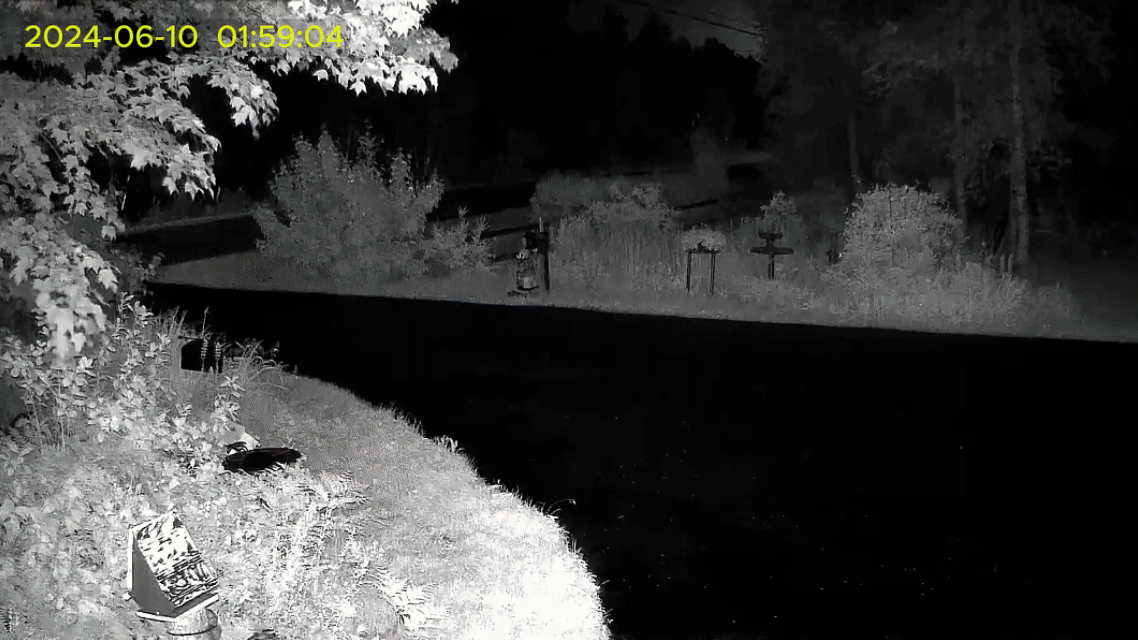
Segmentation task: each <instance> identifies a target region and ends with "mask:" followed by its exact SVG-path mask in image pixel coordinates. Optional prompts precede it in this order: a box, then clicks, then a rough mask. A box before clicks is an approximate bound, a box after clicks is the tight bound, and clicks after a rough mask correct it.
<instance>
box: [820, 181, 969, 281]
mask: <svg viewBox="0 0 1138 640" xmlns="http://www.w3.org/2000/svg"><path fill="white" fill-rule="evenodd" d="M842 244H843V249H842V261H843V264H846V265H849V266H850V267H852V268H857V269H862V270H865V269H875V270H877V271H884V270H886V269H901V270H903V271H905V272H907V273H909V274H912V275H923V276H933V275H935V274H936V273H937V272H938V271H939V270H940V269H941V268H943V267H945V266H948V265H949V264H951V263H953V262H954V261H955V259H956V255H957V252H958V251H960V250H961V248H962V247H963V245H964V225H963V222H962V221H961V220H959V219H957V218H956V216H955V215H953V213H952V212H951V211H950V210H949V209H948V207H947V205H946V203H945V201H944V199H943V198H942V197H941V196H940V195H938V194H932V193H928V192H925V191H921V190H918V189H914V188H911V187H907V186H906V187H897V186H893V185H890V186H887V187H877V188H875V189H873V190H871V191H868V192H866V193H864V194H861V195H860V196H859V197H858V202H856V203H855V205H854V207H853V210H852V211H851V212H850V215H849V217H848V218H847V219H846V223H845V229H844V231H843V236H842Z"/></svg>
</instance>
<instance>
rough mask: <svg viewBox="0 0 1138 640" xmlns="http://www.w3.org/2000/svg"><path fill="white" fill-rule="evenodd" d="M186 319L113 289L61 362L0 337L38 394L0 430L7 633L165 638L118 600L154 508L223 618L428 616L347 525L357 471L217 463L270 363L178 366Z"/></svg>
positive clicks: (362, 627)
mask: <svg viewBox="0 0 1138 640" xmlns="http://www.w3.org/2000/svg"><path fill="white" fill-rule="evenodd" d="M183 330H184V329H183V327H182V326H181V322H180V320H179V319H178V318H177V317H167V318H165V319H161V320H158V321H156V320H155V318H154V317H153V316H152V315H151V314H150V313H149V312H148V311H147V309H146V308H145V307H143V306H142V305H141V304H139V303H137V302H135V301H133V300H132V299H131V298H130V297H122V298H120V300H119V304H118V311H117V314H116V319H115V324H114V326H113V328H111V327H108V331H107V333H106V334H105V336H104V339H103V340H102V341H101V342H99V343H98V344H97V345H95V346H94V347H93V349H92V352H91V353H89V354H87V355H83V356H81V357H77V358H75V360H74V362H71V363H69V364H67V365H64V366H53V365H52V364H51V362H50V361H51V359H50V357H49V354H48V353H47V352H46V343H44V342H42V341H41V342H39V343H36V344H29V343H27V342H25V341H23V340H21V339H19V338H17V337H16V336H13V335H4V337H3V339H2V346H3V350H2V356H0V374H2V375H5V376H11V377H13V379H14V381H15V383H16V384H17V385H18V386H19V387H20V389H21V391H22V393H23V395H24V398H25V400H26V402H27V403H28V404H31V405H34V406H35V407H37V411H36V412H35V419H34V420H33V427H34V433H32V434H26V435H29V437H25V438H12V437H8V438H5V439H4V440H3V441H0V495H2V496H4V498H3V501H2V503H0V525H2V527H0V608H3V609H5V610H6V611H8V612H11V615H12V618H13V623H14V625H15V628H14V630H13V633H14V636H15V637H17V638H19V637H25V638H39V639H53V638H59V639H68V640H70V639H72V638H92V639H99V638H107V639H114V640H122V639H124V638H139V639H141V638H158V637H161V636H162V634H163V631H164V630H163V629H161V628H160V627H159V626H156V625H154V624H153V623H147V622H143V621H141V620H140V619H139V618H138V616H137V615H136V613H135V612H136V611H137V605H135V604H133V603H131V602H129V601H128V597H127V594H128V592H129V591H130V589H131V585H130V584H128V583H127V576H128V572H129V571H130V556H129V555H128V540H129V531H130V528H131V527H133V526H135V525H138V524H141V523H142V522H144V521H149V520H151V519H154V518H156V517H158V516H160V515H163V514H176V515H177V516H178V517H179V518H180V519H183V520H184V521H188V522H192V523H193V526H192V537H193V540H194V542H195V543H196V544H197V546H198V548H199V550H200V551H201V553H202V557H203V558H205V559H206V560H207V562H206V566H207V567H208V571H212V572H213V576H212V577H214V578H216V579H217V580H218V583H219V591H220V593H223V594H225V597H224V598H223V599H222V601H221V602H220V603H218V604H217V605H215V607H216V609H215V611H216V612H217V613H218V615H219V617H221V618H222V619H226V620H228V622H227V624H228V625H232V626H234V627H239V628H249V629H260V628H265V627H274V628H277V629H287V630H290V631H289V633H288V634H286V635H284V636H283V637H286V638H291V637H298V638H299V637H304V638H313V637H325V638H345V639H346V638H369V639H370V638H376V637H381V636H383V635H384V634H386V633H388V632H389V631H390V630H391V629H392V628H394V627H395V626H397V625H398V624H400V623H401V624H403V625H404V626H405V627H407V628H409V629H412V630H417V629H420V628H422V627H423V625H425V624H426V623H427V622H429V620H431V619H434V618H437V617H438V616H440V615H441V613H440V612H438V611H435V610H433V609H431V608H429V607H428V608H424V607H423V605H424V603H425V601H426V598H425V596H424V594H423V593H422V591H421V590H419V589H415V588H410V587H409V585H407V584H406V583H404V582H401V581H399V580H397V579H395V578H393V577H392V576H391V575H390V574H389V572H388V570H387V569H386V568H385V567H384V565H383V553H382V551H381V550H380V549H379V548H377V547H376V546H375V544H374V543H366V544H365V543H363V542H361V541H360V540H361V539H360V538H358V537H357V533H356V530H355V528H354V526H353V524H352V509H353V508H354V507H355V506H357V505H359V504H361V503H362V502H364V500H365V498H364V496H363V494H362V492H361V491H360V489H361V487H360V485H358V484H356V483H354V482H352V481H350V480H348V479H346V478H344V477H342V476H338V475H333V474H330V473H319V474H317V473H313V472H312V471H310V470H308V469H306V468H303V467H295V468H287V469H283V470H280V471H277V472H273V473H270V474H264V475H257V476H245V475H242V474H233V473H229V472H224V471H223V470H222V468H221V465H220V461H221V459H222V458H223V457H224V455H225V447H224V445H225V444H227V443H229V442H232V441H233V438H234V436H233V434H234V433H243V427H241V425H239V424H237V423H236V422H235V416H236V411H237V409H238V408H239V403H240V399H241V397H242V395H243V393H244V392H245V390H246V388H248V387H250V386H255V385H259V384H266V382H265V381H264V380H263V379H262V374H263V373H264V372H266V371H268V370H271V369H273V368H275V367H276V364H275V363H273V362H272V361H267V360H265V359H264V358H263V357H262V356H261V355H260V353H261V352H260V349H259V347H258V345H256V344H248V345H245V346H244V348H243V349H242V351H241V353H240V355H239V356H238V357H237V358H235V360H234V363H235V364H236V366H234V367H232V368H231V370H230V371H228V372H227V373H226V374H224V375H221V374H209V375H211V376H212V377H211V378H209V381H208V382H205V383H203V382H201V380H202V379H203V378H200V377H199V378H197V379H196V380H197V381H190V382H187V380H186V377H185V376H187V375H189V372H183V371H181V369H180V366H179V361H178V354H179V351H178V349H179V347H180V346H181V345H180V344H179V343H178V336H181V335H183ZM199 337H201V338H203V339H208V336H205V335H204V334H203V335H200V336H199ZM194 373H195V375H199V376H206V375H207V374H197V373H196V372H194ZM203 389H209V390H211V392H210V393H204V394H203V393H202V392H203ZM331 535H336V536H344V539H346V540H348V543H347V544H346V545H345V546H344V551H343V553H342V554H340V556H339V557H337V558H333V559H328V558H326V557H323V556H322V555H321V554H320V550H321V547H322V541H323V540H324V539H325V538H326V537H328V536H331ZM369 589H370V591H369ZM377 592H378V593H381V594H383V595H382V596H381V597H375V595H374V594H375V593H377Z"/></svg>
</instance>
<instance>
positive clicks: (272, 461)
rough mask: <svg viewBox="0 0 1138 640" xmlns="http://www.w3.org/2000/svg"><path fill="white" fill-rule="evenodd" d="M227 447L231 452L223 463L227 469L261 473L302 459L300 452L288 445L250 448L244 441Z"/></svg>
mask: <svg viewBox="0 0 1138 640" xmlns="http://www.w3.org/2000/svg"><path fill="white" fill-rule="evenodd" d="M226 449H228V450H229V451H230V454H229V455H227V456H225V462H223V463H222V464H221V466H222V467H223V468H224V469H225V470H226V471H234V472H236V471H244V472H245V473H261V472H263V471H270V470H273V469H277V468H279V467H280V466H281V465H285V464H292V463H294V462H296V461H297V460H300V452H299V451H297V450H296V449H289V448H288V447H265V448H258V449H249V448H248V447H246V446H245V443H244V442H234V443H233V444H231V445H227V446H226Z"/></svg>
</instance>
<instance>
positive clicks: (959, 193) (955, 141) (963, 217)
mask: <svg viewBox="0 0 1138 640" xmlns="http://www.w3.org/2000/svg"><path fill="white" fill-rule="evenodd" d="M960 74H961V71H960V70H959V69H955V70H953V72H952V130H953V131H954V132H955V135H953V138H952V194H953V196H955V198H956V215H957V217H958V218H960V221H961V222H962V223H964V224H967V223H968V209H967V208H966V207H965V206H964V205H965V203H964V179H965V178H966V177H967V175H966V174H967V173H968V166H967V164H966V163H965V162H964V149H963V146H964V92H963V89H961V87H960V83H961V80H962V78H961V77H960Z"/></svg>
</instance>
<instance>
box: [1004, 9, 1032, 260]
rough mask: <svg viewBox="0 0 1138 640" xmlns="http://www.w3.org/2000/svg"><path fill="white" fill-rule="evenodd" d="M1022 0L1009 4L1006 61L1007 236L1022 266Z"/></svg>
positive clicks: (1024, 188) (1024, 250) (1025, 246)
mask: <svg viewBox="0 0 1138 640" xmlns="http://www.w3.org/2000/svg"><path fill="white" fill-rule="evenodd" d="M1022 3H1023V0H1011V2H1010V3H1009V5H1010V6H1009V11H1010V14H1011V15H1010V16H1009V18H1010V20H1009V22H1010V24H1011V40H1012V47H1011V54H1010V56H1009V58H1008V62H1009V63H1010V64H1011V76H1012V157H1011V166H1009V167H1008V172H1009V177H1010V178H1011V211H1009V212H1008V215H1010V216H1011V219H1010V220H1008V233H1009V235H1010V236H1011V238H1010V240H1011V241H1012V242H1013V243H1014V244H1012V245H1011V248H1012V264H1013V266H1014V267H1016V268H1019V267H1022V266H1023V264H1024V263H1025V262H1026V261H1027V249H1028V240H1029V236H1028V213H1027V156H1026V152H1025V150H1024V115H1023V87H1022V86H1021V83H1022V69H1021V68H1020V52H1021V51H1023V46H1024V33H1023V31H1024V26H1023V4H1022Z"/></svg>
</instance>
